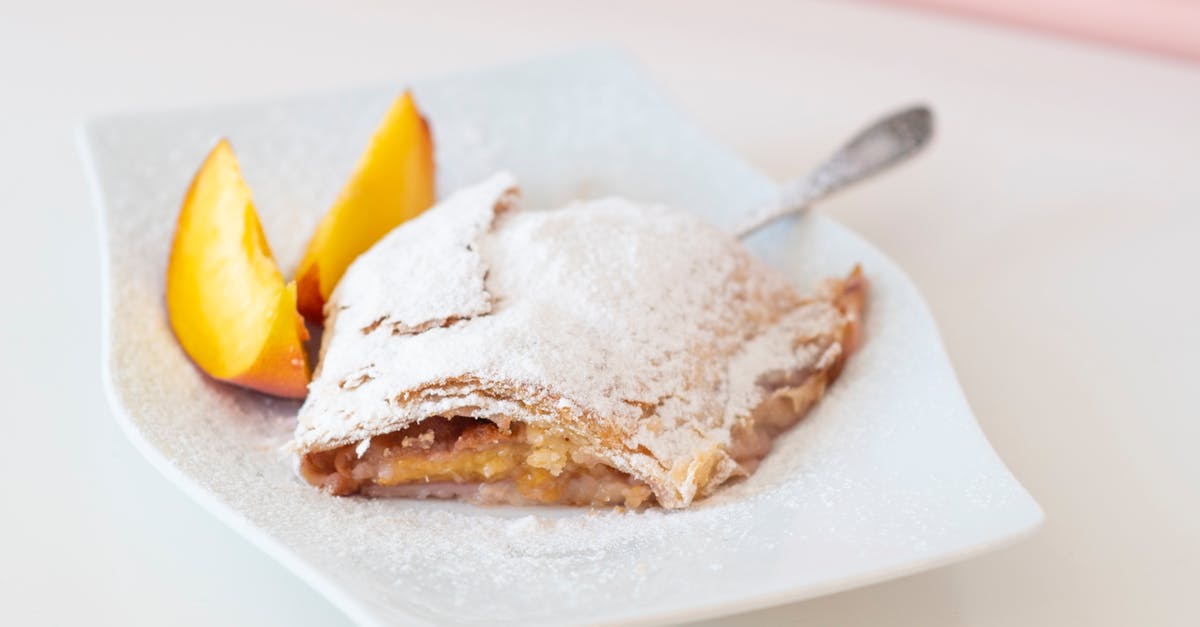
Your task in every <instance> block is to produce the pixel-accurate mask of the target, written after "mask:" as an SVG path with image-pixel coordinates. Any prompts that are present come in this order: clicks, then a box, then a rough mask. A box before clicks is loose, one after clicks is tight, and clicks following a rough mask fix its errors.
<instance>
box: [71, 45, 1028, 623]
mask: <svg viewBox="0 0 1200 627" xmlns="http://www.w3.org/2000/svg"><path fill="white" fill-rule="evenodd" d="M412 86H413V89H414V91H415V94H416V97H417V99H418V101H419V102H420V103H421V106H422V108H423V109H424V110H425V111H426V113H427V114H428V117H429V119H430V121H431V123H432V126H433V132H434V136H435V141H436V145H437V159H438V165H439V172H438V185H439V189H440V190H441V192H442V194H443V195H444V194H445V193H446V192H447V191H449V190H453V189H456V188H458V187H460V186H462V185H464V184H468V183H471V182H474V181H476V180H479V179H481V178H483V177H484V176H486V175H487V174H489V173H491V172H492V171H494V170H496V169H498V168H507V169H509V170H512V171H513V172H514V173H515V174H516V175H517V176H518V178H519V180H520V181H521V184H522V187H523V190H524V193H525V198H526V204H527V206H529V207H531V208H546V207H554V206H557V205H561V204H563V203H565V202H566V201H568V200H571V199H574V198H580V197H594V196H598V195H607V194H620V195H624V196H628V197H630V198H634V199H637V200H642V201H659V202H665V203H668V204H672V205H676V206H681V207H687V208H689V209H691V210H694V211H696V212H698V213H699V214H701V215H703V216H704V217H705V218H707V219H709V220H710V221H712V222H714V223H717V224H718V225H722V226H729V225H732V224H734V223H736V222H737V220H738V217H739V216H740V215H743V213H744V212H745V211H746V210H748V209H749V208H752V207H754V206H755V205H756V204H758V203H759V202H761V201H763V200H765V199H767V198H769V197H770V196H771V195H772V194H773V191H774V185H773V183H772V182H771V181H770V180H768V179H767V178H766V177H764V176H763V175H762V174H760V173H758V172H756V171H755V170H754V169H753V168H751V167H750V166H749V165H747V164H746V163H745V162H743V161H742V160H741V159H739V158H738V157H737V156H736V155H734V154H731V153H730V152H729V151H728V150H726V149H724V148H722V147H721V146H719V145H717V144H716V143H714V142H713V141H711V140H710V139H708V138H707V137H705V136H704V135H703V134H702V133H701V132H700V131H698V130H697V129H696V128H695V127H693V126H691V125H690V124H688V123H687V122H686V121H684V120H683V119H681V117H680V116H679V114H678V113H677V112H675V111H674V110H673V109H672V108H671V107H670V106H669V105H668V104H667V103H666V102H665V101H664V100H663V99H662V98H661V97H660V96H659V95H658V94H657V93H656V91H655V89H654V88H653V86H652V85H651V84H650V83H649V81H648V80H647V79H646V78H645V76H644V75H643V73H642V72H641V70H640V69H639V68H638V66H637V64H636V63H634V62H633V61H631V60H630V59H629V58H627V57H626V56H625V55H623V54H621V53H617V52H612V51H606V50H593V51H585V52H581V53H576V54H570V55H567V56H562V57H554V58H549V59H544V60H539V61H534V62H530V63H526V64H522V65H518V66H513V67H508V68H503V69H496V70H488V71H483V72H479V73H473V74H467V75H458V76H452V77H448V78H439V79H432V80H421V81H416V82H414V83H412ZM400 88H401V86H400V85H388V86H383V87H378V88H371V89H361V90H353V91H346V92H339V93H330V94H319V95H311V96H304V97H298V98H290V99H286V100H279V101H274V102H267V103H256V104H247V105H240V106H229V107H219V108H207V109H202V110H192V111H182V112H172V113H156V114H137V115H127V116H117V117H110V118H105V119H100V120H97V121H95V122H92V123H90V124H88V125H87V126H86V127H85V129H84V134H83V140H84V143H85V153H86V159H87V160H88V162H89V165H90V171H91V176H92V182H93V188H94V192H95V195H96V198H97V201H98V204H99V207H100V213H101V223H102V225H103V227H102V229H103V233H102V241H103V246H102V248H103V250H104V253H103V256H104V260H103V263H104V264H105V266H106V272H105V273H104V274H105V277H106V282H107V285H106V288H105V290H104V294H105V305H104V319H105V357H104V372H105V379H106V383H107V388H108V391H109V395H110V400H111V403H112V405H113V409H114V413H115V414H116V416H117V418H118V420H119V421H120V422H121V424H122V425H123V427H124V428H125V430H126V432H127V433H128V434H129V436H130V438H131V439H132V440H133V441H134V442H135V444H137V446H138V447H139V448H140V450H141V451H142V452H143V453H144V454H145V455H146V456H147V457H148V458H149V459H150V460H151V461H152V462H153V463H154V464H155V465H156V466H157V467H158V468H159V469H160V470H161V471H163V472H164V473H165V474H166V475H167V476H168V477H169V478H170V479H172V480H173V481H174V482H175V483H177V484H178V485H179V486H180V487H182V488H183V489H184V490H186V491H187V492H188V493H189V494H191V495H192V496H193V497H194V498H196V499H197V500H198V501H199V502H201V503H202V504H204V505H205V506H206V507H208V508H209V509H211V510H212V511H213V512H214V513H215V514H216V515H217V516H219V517H220V518H222V519H223V520H225V521H226V522H227V523H228V524H230V525H231V526H232V527H234V528H235V529H237V530H238V531H239V532H241V533H243V534H244V535H246V536H247V537H248V538H250V539H251V540H252V541H254V542H255V543H256V544H257V545H258V546H260V547H262V548H263V550H265V551H267V552H268V553H270V554H271V555H273V556H274V557H275V558H277V559H278V560H280V561H281V562H282V563H283V564H285V565H286V566H287V567H289V568H290V569H292V570H293V571H295V572H296V573H297V574H298V575H299V576H300V577H302V578H304V579H305V580H306V581H307V582H309V583H310V584H311V585H312V586H313V587H314V588H315V589H316V590H317V591H319V592H320V593H322V594H324V595H326V596H328V597H329V598H330V599H331V600H332V601H333V602H334V603H336V604H337V605H338V606H339V607H341V608H342V609H343V610H344V611H345V612H346V613H347V614H349V615H350V616H351V617H352V618H353V619H355V620H356V621H359V622H363V623H403V624H422V623H438V624H490V625H532V624H542V623H550V622H553V623H556V624H563V623H568V624H582V623H588V624H594V623H617V622H638V623H657V622H667V621H678V620H686V619H695V618H699V617H703V616H713V615H718V614H725V613H732V612H736V611H741V610H747V609H751V608H756V607H762V606H767V605H772V604H777V603H784V602H788V601H795V600H798V599H803V598H808V597H812V596H816V595H820V594H826V593H830V592H834V591H837V590H842V589H846V588H850V587H854V586H860V585H864V584H867V583H871V582H875V581H879V580H882V579H886V578H890V577H896V576H900V575H903V574H906V573H911V572H915V571H918V570H922V569H927V568H932V567H934V566H937V565H940V564H944V563H947V562H950V561H953V560H957V559H962V558H964V557H967V556H969V555H973V554H976V553H979V552H981V551H984V550H987V549H990V548H994V547H996V546H998V545H1000V544H1003V543H1005V542H1008V541H1011V540H1013V539H1015V538H1018V537H1020V536H1022V535H1024V534H1026V533H1028V532H1029V531H1031V530H1032V529H1034V528H1035V527H1036V526H1037V525H1038V523H1039V522H1040V521H1041V519H1042V513H1041V510H1040V508H1039V507H1038V505H1037V503H1035V502H1034V500H1033V499H1032V498H1031V497H1030V496H1029V494H1028V493H1027V492H1026V491H1025V490H1024V489H1023V488H1022V487H1021V486H1020V484H1018V483H1017V481H1016V480H1015V479H1014V478H1013V477H1012V475H1011V474H1010V473H1009V472H1008V470H1007V469H1006V468H1005V466H1004V464H1003V463H1002V462H1001V461H1000V459H999V458H998V457H997V456H996V454H995V452H994V451H993V450H992V448H991V447H990V446H989V445H988V443H987V441H986V439H985V438H984V437H983V435H982V433H981V432H980V430H979V428H978V426H977V425H976V422H975V419H974V417H973V416H972V414H971V411H970V409H969V408H968V407H967V404H966V402H965V400H964V398H963V394H962V392H961V390H960V389H959V386H958V383H957V381H956V380H955V377H954V373H953V371H952V369H951V367H950V364H949V362H948V360H947V358H946V355H945V352H944V350H943V348H942V345H941V341H940V339H939V337H938V334H937V330H936V328H935V326H934V323H933V320H932V318H931V317H930V314H929V312H928V310H927V308H926V306H925V304H924V303H923V301H922V299H921V297H920V295H919V294H918V293H917V291H916V289H915V288H914V287H913V286H912V284H911V283H910V282H909V281H908V279H907V278H906V277H905V276H904V274H903V273H902V272H901V271H900V270H899V269H898V268H897V267H896V266H895V264H893V263H892V262H891V261H889V260H888V259H887V258H886V257H884V255H882V254H881V253H880V252H879V251H877V250H875V249H874V248H873V247H871V246H870V245H869V244H868V243H866V242H865V241H863V240H861V239H859V238H858V237H856V236H855V235H854V234H853V233H851V232H849V231H848V230H846V229H845V228H843V227H841V226H839V225H838V224H837V223H835V222H834V221H833V220H831V219H829V218H826V217H823V216H820V215H810V216H808V217H805V218H803V219H799V220H793V221H790V222H783V223H780V224H776V225H774V226H773V227H771V228H769V229H767V230H765V231H764V232H762V233H760V234H759V235H757V236H756V237H755V238H754V239H753V240H751V241H750V242H749V245H750V247H751V248H752V249H753V250H754V251H755V252H756V253H757V254H759V255H760V256H762V257H763V258H765V259H767V260H768V261H769V262H770V263H772V264H773V265H775V266H776V267H778V268H780V269H781V270H783V271H784V272H786V273H788V275H789V276H791V277H792V278H793V279H794V280H796V281H797V282H799V283H800V284H802V285H805V286H808V285H810V284H812V283H813V282H814V281H815V280H816V279H817V278H819V277H823V276H827V275H833V274H841V273H844V272H846V271H847V270H848V269H849V268H850V267H851V266H852V265H853V264H854V263H862V264H863V267H864V268H865V271H866V274H867V277H868V279H869V280H870V281H871V284H872V292H871V299H870V302H869V309H868V313H867V318H866V324H867V326H866V337H867V341H866V344H865V345H864V347H863V349H862V350H861V352H860V353H858V354H857V355H856V356H855V357H854V358H853V359H851V360H850V362H849V364H848V367H847V368H846V370H845V372H844V373H843V375H842V377H841V379H840V380H839V381H838V382H837V383H836V384H835V385H834V386H833V387H832V388H831V390H830V392H829V394H828V396H827V397H826V398H825V400H824V401H823V402H821V403H820V404H819V405H818V407H817V408H816V410H815V411H814V412H813V413H812V414H811V415H810V416H809V417H808V418H807V419H805V420H804V421H803V422H801V423H800V424H799V425H798V426H797V427H796V428H795V429H793V430H792V431H790V432H789V433H787V434H785V435H784V436H782V437H781V438H780V439H779V440H778V442H777V446H776V449H775V451H774V452H772V453H771V454H770V455H769V456H768V457H767V459H766V460H765V462H764V463H763V465H762V466H761V467H760V468H759V470H758V472H757V473H755V474H754V475H753V476H752V477H751V478H750V479H748V480H746V481H744V482H741V483H739V484H736V485H733V486H730V487H728V488H726V489H723V490H721V491H719V492H718V493H717V494H716V495H714V496H713V497H711V498H709V499H707V500H705V501H702V502H700V503H697V504H696V505H695V506H694V507H692V508H691V509H688V510H686V511H681V512H663V511H659V510H651V511H646V512H641V513H618V512H615V511H587V510H582V509H569V508H518V507H493V508H487V507H476V506H471V505H464V504H461V503H450V502H434V501H410V500H366V499H359V498H345V499H337V498H330V497H327V496H325V495H322V494H320V493H318V492H317V491H316V490H313V489H312V488H310V487H308V486H307V485H305V484H303V483H301V482H300V481H299V480H298V479H297V478H296V477H295V475H294V474H293V472H292V466H291V463H290V460H288V459H287V458H286V457H285V456H284V455H283V454H282V453H281V452H280V451H279V446H280V445H281V444H282V443H283V442H284V441H285V440H286V439H287V437H288V436H289V435H290V433H291V430H292V427H293V425H294V415H295V412H296V409H297V407H298V405H297V404H296V403H294V402H288V401H280V400H274V399H269V398H266V397H263V396H259V395H257V394H253V393H249V392H244V391H241V390H238V389H235V388H232V387H229V386H226V385H223V384H220V383H217V382H214V381H212V380H210V379H208V378H206V377H205V376H203V375H202V374H201V373H200V372H199V371H198V370H197V369H196V368H195V367H193V366H192V364H191V363H190V362H189V361H188V359H187V357H186V356H185V355H184V353H183V352H182V351H181V350H180V348H179V346H178V345H177V344H176V342H175V339H174V337H173V335H172V333H171V329H170V327H169V324H168V321H167V319H166V312H165V307H164V304H163V286H164V273H165V266H166V261H167V253H168V249H169V246H170V240H171V235H172V231H173V228H174V222H175V218H176V215H177V212H178V209H179V203H180V201H181V199H182V197H183V193H184V190H185V189H186V187H187V184H188V182H189V180H190V178H191V176H192V174H193V173H194V171H195V169H196V167H197V166H198V165H199V164H200V162H201V160H202V159H203V157H204V155H205V154H206V152H207V150H208V149H209V148H210V147H211V145H212V143H213V141H214V140H215V139H216V138H218V137H220V136H227V137H229V138H230V140H231V141H232V143H233V145H234V147H235V149H236V150H237V151H238V154H239V156H240V159H241V162H242V167H243V172H244V174H245V176H246V178H247V180H248V182H249V184H250V187H251V188H252V189H253V190H254V194H255V200H256V204H257V206H258V210H259V214H260V216H261V218H262V222H263V226H264V229H265V230H266V233H267V236H268V238H269V240H270V242H271V245H272V247H273V249H274V251H275V253H276V258H277V259H278V260H279V262H280V266H281V268H282V269H283V270H284V272H285V274H290V272H291V271H292V270H294V268H295V266H296V263H297V262H298V260H299V256H300V253H301V251H302V247H303V246H304V244H305V243H306V240H307V238H308V235H309V234H310V233H311V232H312V229H313V227H314V226H315V224H316V221H317V220H318V218H319V217H320V216H321V215H322V214H323V212H324V211H325V210H326V208H327V207H328V206H329V205H330V203H331V202H332V200H333V198H334V196H335V194H336V193H337V192H338V190H339V187H340V185H341V184H342V182H343V181H345V179H346V177H347V176H348V174H349V172H350V169H351V167H352V166H353V165H354V163H355V162H356V160H357V157H358V153H359V151H360V150H361V149H362V147H363V146H364V145H365V142H366V139H367V138H368V137H369V136H370V133H371V131H372V129H373V127H374V125H375V124H376V122H377V121H378V120H379V119H380V117H381V115H382V113H383V111H384V110H385V108H386V107H387V105H388V104H389V102H390V100H391V99H392V98H393V97H394V96H395V95H396V94H397V93H398V90H399V89H400Z"/></svg>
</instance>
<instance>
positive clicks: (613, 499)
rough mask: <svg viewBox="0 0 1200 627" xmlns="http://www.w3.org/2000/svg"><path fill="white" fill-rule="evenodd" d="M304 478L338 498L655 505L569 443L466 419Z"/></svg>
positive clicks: (535, 430)
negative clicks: (451, 492) (434, 489)
mask: <svg viewBox="0 0 1200 627" xmlns="http://www.w3.org/2000/svg"><path fill="white" fill-rule="evenodd" d="M301 474H302V475H303V476H304V478H305V479H306V480H307V481H308V482H309V483H312V484H313V485H316V486H319V487H321V488H323V489H325V490H328V491H329V492H331V493H333V494H337V495H348V494H355V493H359V492H363V493H367V494H373V493H379V492H381V491H384V490H386V489H389V488H392V489H394V488H397V487H403V486H418V487H420V486H426V485H440V484H454V485H457V486H459V487H466V486H475V487H477V488H478V490H477V492H476V493H475V494H473V495H468V496H474V498H475V500H479V501H483V502H493V503H542V504H563V505H624V506H626V507H640V506H641V505H643V504H646V503H648V502H649V501H650V500H651V499H652V498H653V497H652V495H651V492H650V489H649V488H648V487H646V486H645V485H644V484H642V483H641V482H638V481H635V480H633V479H632V478H631V477H629V476H628V475H626V474H625V473H622V472H620V471H617V470H615V469H613V468H611V467H609V466H607V465H605V464H603V463H600V462H597V461H595V460H592V459H589V458H588V457H587V456H586V455H580V454H576V453H574V452H573V449H572V446H571V442H570V440H569V438H568V437H565V436H561V435H555V434H550V433H548V432H546V431H545V430H544V429H541V428H539V427H535V426H530V425H526V424H523V423H516V422H514V423H511V424H510V425H508V426H507V428H501V427H500V426H498V425H496V424H495V423H492V422H490V421H487V420H479V419H475V418H468V417H464V416H455V417H452V418H441V417H433V418H429V419H427V420H424V421H422V422H420V423H418V424H416V425H413V426H410V427H408V428H406V429H404V430H401V431H397V432H395V433H389V434H386V435H382V436H377V437H375V438H372V439H371V441H370V442H369V444H367V445H365V447H364V446H358V445H346V446H342V447H339V448H336V449H332V450H328V451H321V452H318V453H311V454H309V455H307V456H305V458H304V459H303V461H302V463H301Z"/></svg>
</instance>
